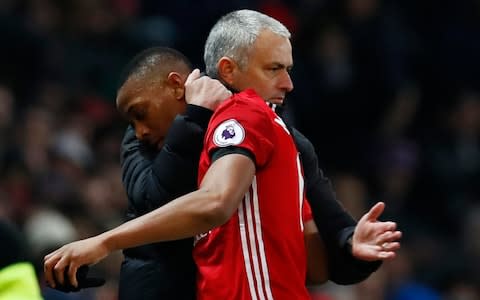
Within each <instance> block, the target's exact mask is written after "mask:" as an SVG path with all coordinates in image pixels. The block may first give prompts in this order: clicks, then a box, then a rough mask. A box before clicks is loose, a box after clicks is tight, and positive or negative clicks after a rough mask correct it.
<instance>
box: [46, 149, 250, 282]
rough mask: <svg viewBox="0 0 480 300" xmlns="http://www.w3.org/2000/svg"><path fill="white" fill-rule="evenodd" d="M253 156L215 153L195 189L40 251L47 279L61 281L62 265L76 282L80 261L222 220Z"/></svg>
mask: <svg viewBox="0 0 480 300" xmlns="http://www.w3.org/2000/svg"><path fill="white" fill-rule="evenodd" d="M254 174H255V166H254V163H253V161H252V160H251V159H250V158H248V157H247V156H245V155H241V154H231V155H225V156H223V157H221V158H219V159H217V160H216V161H215V162H214V163H213V164H212V165H211V167H210V168H209V170H208V171H207V173H206V174H205V177H204V179H203V181H202V183H201V185H200V188H199V190H197V191H195V192H192V193H190V194H187V195H185V196H182V197H180V198H177V199H175V200H174V201H172V202H170V203H168V204H166V205H164V206H162V207H160V208H158V209H156V210H154V211H152V212H150V213H148V214H146V215H143V216H142V217H139V218H136V219H134V220H132V221H129V222H127V223H124V224H122V225H120V226H119V227H117V228H115V229H112V230H110V231H107V232H105V233H103V234H100V235H97V236H95V237H92V238H89V239H85V240H81V241H77V242H73V243H70V244H67V245H65V246H63V247H62V248H60V249H58V250H56V251H54V252H52V253H50V254H48V255H47V256H45V262H44V271H45V278H46V280H47V283H48V284H49V285H50V286H52V287H55V278H56V279H57V280H58V283H60V284H63V283H64V277H63V276H64V272H65V270H67V272H68V278H69V280H70V282H71V283H72V284H73V285H74V286H75V287H76V286H77V284H78V283H77V281H76V278H75V277H76V276H75V274H76V272H77V269H78V268H79V267H80V266H82V265H89V264H94V263H97V262H98V261H100V260H101V259H103V258H105V257H106V256H107V255H108V254H110V253H111V252H112V251H115V250H119V249H125V248H130V247H135V246H138V245H142V244H147V243H153V242H159V241H168V240H175V239H182V238H186V237H191V236H194V235H196V234H200V233H204V232H206V231H208V230H210V229H212V228H214V227H216V226H219V225H222V224H223V223H225V222H226V221H227V220H228V219H229V218H230V216H231V215H232V214H233V212H234V211H235V209H237V207H238V204H239V202H240V201H241V199H242V198H243V196H244V194H245V193H246V191H247V189H248V187H249V186H250V184H251V183H252V180H253V176H254Z"/></svg>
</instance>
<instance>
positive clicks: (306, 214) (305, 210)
mask: <svg viewBox="0 0 480 300" xmlns="http://www.w3.org/2000/svg"><path fill="white" fill-rule="evenodd" d="M302 219H303V224H305V223H307V222H308V221H310V220H312V219H313V215H312V209H311V208H310V203H308V200H307V198H305V197H304V198H303V207H302Z"/></svg>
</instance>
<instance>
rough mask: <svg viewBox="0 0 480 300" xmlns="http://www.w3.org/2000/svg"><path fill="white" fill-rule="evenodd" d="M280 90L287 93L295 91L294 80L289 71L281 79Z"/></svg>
mask: <svg viewBox="0 0 480 300" xmlns="http://www.w3.org/2000/svg"><path fill="white" fill-rule="evenodd" d="M280 88H281V89H282V90H285V91H287V92H291V91H292V90H293V82H292V78H291V77H290V74H289V73H288V72H287V71H285V73H283V74H282V78H281V79H280Z"/></svg>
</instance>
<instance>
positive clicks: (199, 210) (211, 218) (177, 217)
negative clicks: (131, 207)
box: [99, 190, 224, 252]
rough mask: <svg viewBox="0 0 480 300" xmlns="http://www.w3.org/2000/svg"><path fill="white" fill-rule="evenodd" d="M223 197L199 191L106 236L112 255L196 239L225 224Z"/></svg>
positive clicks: (104, 236)
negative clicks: (219, 203)
mask: <svg viewBox="0 0 480 300" xmlns="http://www.w3.org/2000/svg"><path fill="white" fill-rule="evenodd" d="M218 197H219V196H218V195H216V194H214V193H212V192H208V191H203V190H198V191H195V192H193V193H190V194H187V195H185V196H182V197H180V198H178V199H176V200H175V201H173V202H170V203H168V204H166V205H164V206H162V207H160V208H158V209H156V210H154V211H152V212H150V213H147V214H145V215H143V216H141V217H138V218H135V219H133V220H131V221H129V222H126V223H124V224H122V225H120V226H119V227H116V228H115V229H112V230H110V231H107V232H105V233H103V234H102V235H101V236H100V237H99V238H101V239H102V240H103V241H104V243H105V244H106V246H107V248H108V249H109V251H110V252H111V251H115V250H120V249H125V248H131V247H135V246H140V245H143V244H148V243H153V242H161V241H169V240H177V239H183V238H187V237H192V236H195V235H197V234H200V233H204V232H207V231H208V230H210V229H212V228H214V227H216V226H219V225H221V224H222V221H224V219H222V218H221V214H220V217H219V214H218V212H217V209H216V207H215V203H217V201H216V199H217V198H218Z"/></svg>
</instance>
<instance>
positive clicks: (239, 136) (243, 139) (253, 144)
mask: <svg viewBox="0 0 480 300" xmlns="http://www.w3.org/2000/svg"><path fill="white" fill-rule="evenodd" d="M268 109H269V108H268V106H267V105H265V102H264V101H263V100H262V99H261V98H260V97H259V96H258V95H257V94H255V93H254V92H253V91H252V90H247V91H244V92H241V93H238V94H235V95H234V96H232V98H231V99H229V100H227V101H226V102H224V103H223V104H222V105H221V106H220V107H219V108H218V109H217V110H216V112H215V113H214V114H213V116H212V119H211V120H210V123H209V125H208V129H207V134H206V136H205V146H204V147H205V149H206V150H207V153H209V154H211V153H212V151H213V150H215V149H217V148H222V147H228V146H234V147H240V148H244V149H246V150H248V151H250V152H251V153H252V154H253V155H254V156H255V164H256V166H257V167H262V166H264V165H265V164H266V163H267V162H268V160H269V158H270V156H271V153H272V151H273V145H274V144H275V143H274V141H273V139H274V138H275V137H274V136H273V134H271V133H272V132H274V131H273V126H272V122H271V121H270V119H269V114H268V111H267V110H268Z"/></svg>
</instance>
